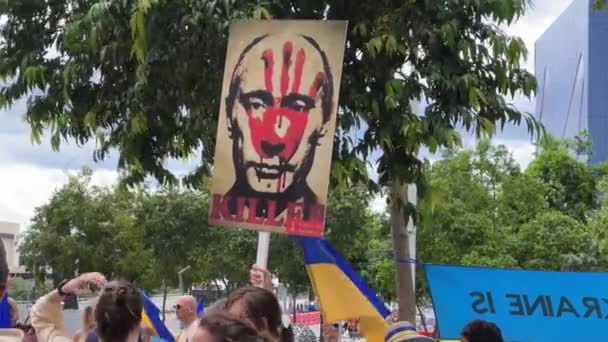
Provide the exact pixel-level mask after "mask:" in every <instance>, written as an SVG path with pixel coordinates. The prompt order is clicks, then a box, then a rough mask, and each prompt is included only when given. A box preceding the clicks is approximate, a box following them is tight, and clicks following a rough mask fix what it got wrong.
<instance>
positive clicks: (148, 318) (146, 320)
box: [141, 311, 158, 336]
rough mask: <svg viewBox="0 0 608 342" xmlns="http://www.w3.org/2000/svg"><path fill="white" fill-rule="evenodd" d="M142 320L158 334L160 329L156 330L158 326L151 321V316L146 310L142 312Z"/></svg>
mask: <svg viewBox="0 0 608 342" xmlns="http://www.w3.org/2000/svg"><path fill="white" fill-rule="evenodd" d="M141 322H142V323H143V324H144V325H145V326H147V327H148V328H150V329H152V330H153V331H154V334H155V335H157V336H158V331H156V328H155V327H154V325H153V324H152V321H150V317H148V314H146V311H144V312H142V313H141Z"/></svg>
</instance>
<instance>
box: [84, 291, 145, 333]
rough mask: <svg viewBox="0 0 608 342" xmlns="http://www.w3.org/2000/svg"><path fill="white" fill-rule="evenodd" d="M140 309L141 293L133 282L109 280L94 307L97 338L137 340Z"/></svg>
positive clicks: (141, 302)
mask: <svg viewBox="0 0 608 342" xmlns="http://www.w3.org/2000/svg"><path fill="white" fill-rule="evenodd" d="M142 310H143V301H142V299H141V293H140V292H139V290H138V289H137V288H136V287H135V286H133V284H131V283H130V282H128V281H123V280H115V281H111V282H109V283H108V284H106V285H105V286H104V287H103V289H102V290H101V294H100V296H99V300H98V301H97V306H96V307H95V321H96V322H97V334H98V335H99V338H100V339H101V340H102V341H104V342H111V341H116V342H122V341H137V340H138V339H139V332H140V323H141V316H142Z"/></svg>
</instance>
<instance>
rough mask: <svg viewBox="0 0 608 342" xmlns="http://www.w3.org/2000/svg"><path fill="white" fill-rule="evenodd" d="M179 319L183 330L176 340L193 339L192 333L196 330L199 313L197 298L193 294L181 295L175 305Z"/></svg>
mask: <svg viewBox="0 0 608 342" xmlns="http://www.w3.org/2000/svg"><path fill="white" fill-rule="evenodd" d="M173 309H174V310H175V315H176V316H177V320H178V321H179V322H180V323H181V325H182V327H183V330H182V332H180V333H179V334H178V335H177V337H176V338H175V342H187V341H192V335H193V334H194V333H195V332H196V326H197V324H196V323H197V315H196V299H195V298H194V297H192V296H181V297H179V298H177V300H176V301H175V305H173Z"/></svg>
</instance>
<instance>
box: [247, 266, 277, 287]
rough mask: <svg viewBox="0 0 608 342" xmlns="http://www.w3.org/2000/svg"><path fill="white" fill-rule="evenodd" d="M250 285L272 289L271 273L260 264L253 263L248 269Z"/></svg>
mask: <svg viewBox="0 0 608 342" xmlns="http://www.w3.org/2000/svg"><path fill="white" fill-rule="evenodd" d="M249 281H250V282H251V285H253V286H257V287H261V288H263V289H266V290H268V291H272V290H273V284H272V273H270V272H268V270H267V269H266V268H264V267H262V266H260V265H257V264H256V265H253V266H252V267H251V270H250V271H249Z"/></svg>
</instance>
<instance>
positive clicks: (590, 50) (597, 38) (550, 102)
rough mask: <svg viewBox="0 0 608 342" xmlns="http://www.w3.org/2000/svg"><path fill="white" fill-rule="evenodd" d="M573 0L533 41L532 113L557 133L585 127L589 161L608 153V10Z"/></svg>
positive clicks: (563, 134) (588, 1)
mask: <svg viewBox="0 0 608 342" xmlns="http://www.w3.org/2000/svg"><path fill="white" fill-rule="evenodd" d="M594 1H595V0H573V2H572V4H571V5H570V6H569V7H568V8H567V9H566V10H565V11H564V12H563V13H562V14H561V15H560V16H559V17H558V18H557V19H556V20H555V22H553V23H552V24H551V26H549V28H548V29H547V30H546V31H545V32H544V33H543V35H542V36H541V37H540V38H539V39H538V40H537V41H536V45H535V73H536V78H537V82H538V89H537V93H536V117H537V118H538V119H540V121H541V122H542V123H543V125H544V126H545V128H546V129H547V131H548V132H549V133H551V134H553V135H554V136H556V137H572V136H574V135H576V134H578V133H579V132H581V131H582V130H587V131H588V132H589V135H590V137H591V140H592V143H593V146H592V156H591V159H590V160H589V161H590V162H591V163H597V162H601V161H604V160H606V159H608V11H606V10H604V11H596V10H593V9H592V3H593V2H594Z"/></svg>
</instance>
